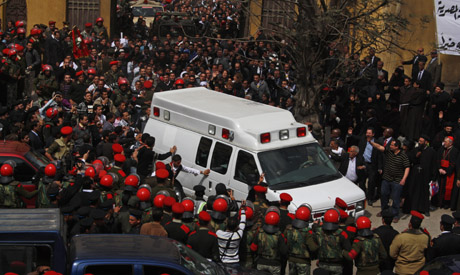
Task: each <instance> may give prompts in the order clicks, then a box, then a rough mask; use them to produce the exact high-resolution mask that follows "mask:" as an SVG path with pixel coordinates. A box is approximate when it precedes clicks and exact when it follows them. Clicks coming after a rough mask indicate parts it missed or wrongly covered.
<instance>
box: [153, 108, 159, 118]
mask: <svg viewBox="0 0 460 275" xmlns="http://www.w3.org/2000/svg"><path fill="white" fill-rule="evenodd" d="M153 115H154V116H156V117H159V116H160V108H158V107H153Z"/></svg>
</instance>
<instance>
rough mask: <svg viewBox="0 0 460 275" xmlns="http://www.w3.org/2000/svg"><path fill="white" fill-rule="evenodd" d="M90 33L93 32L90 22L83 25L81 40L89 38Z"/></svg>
mask: <svg viewBox="0 0 460 275" xmlns="http://www.w3.org/2000/svg"><path fill="white" fill-rule="evenodd" d="M92 31H93V24H92V23H91V22H87V23H85V29H84V30H83V31H82V32H81V35H82V36H83V39H87V38H90V37H91V32H92Z"/></svg>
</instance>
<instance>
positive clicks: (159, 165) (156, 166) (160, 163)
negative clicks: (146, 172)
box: [155, 161, 166, 170]
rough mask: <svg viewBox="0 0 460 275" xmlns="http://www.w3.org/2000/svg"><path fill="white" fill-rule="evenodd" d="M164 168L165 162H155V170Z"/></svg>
mask: <svg viewBox="0 0 460 275" xmlns="http://www.w3.org/2000/svg"><path fill="white" fill-rule="evenodd" d="M160 169H166V164H164V163H163V162H161V161H157V162H156V163H155V170H160Z"/></svg>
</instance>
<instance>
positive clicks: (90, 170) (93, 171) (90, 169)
mask: <svg viewBox="0 0 460 275" xmlns="http://www.w3.org/2000/svg"><path fill="white" fill-rule="evenodd" d="M85 177H90V178H92V179H94V177H96V169H94V167H88V168H86V170H85Z"/></svg>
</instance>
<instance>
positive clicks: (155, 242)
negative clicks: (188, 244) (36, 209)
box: [70, 234, 180, 264]
mask: <svg viewBox="0 0 460 275" xmlns="http://www.w3.org/2000/svg"><path fill="white" fill-rule="evenodd" d="M70 257H71V260H73V261H77V260H84V259H87V260H97V259H123V260H128V261H129V260H152V261H162V262H173V263H176V264H179V263H180V254H179V249H178V248H177V246H176V245H175V244H174V241H173V240H171V239H167V238H162V237H155V236H147V235H135V234H85V235H77V236H75V237H73V238H72V242H71V248H70Z"/></svg>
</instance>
